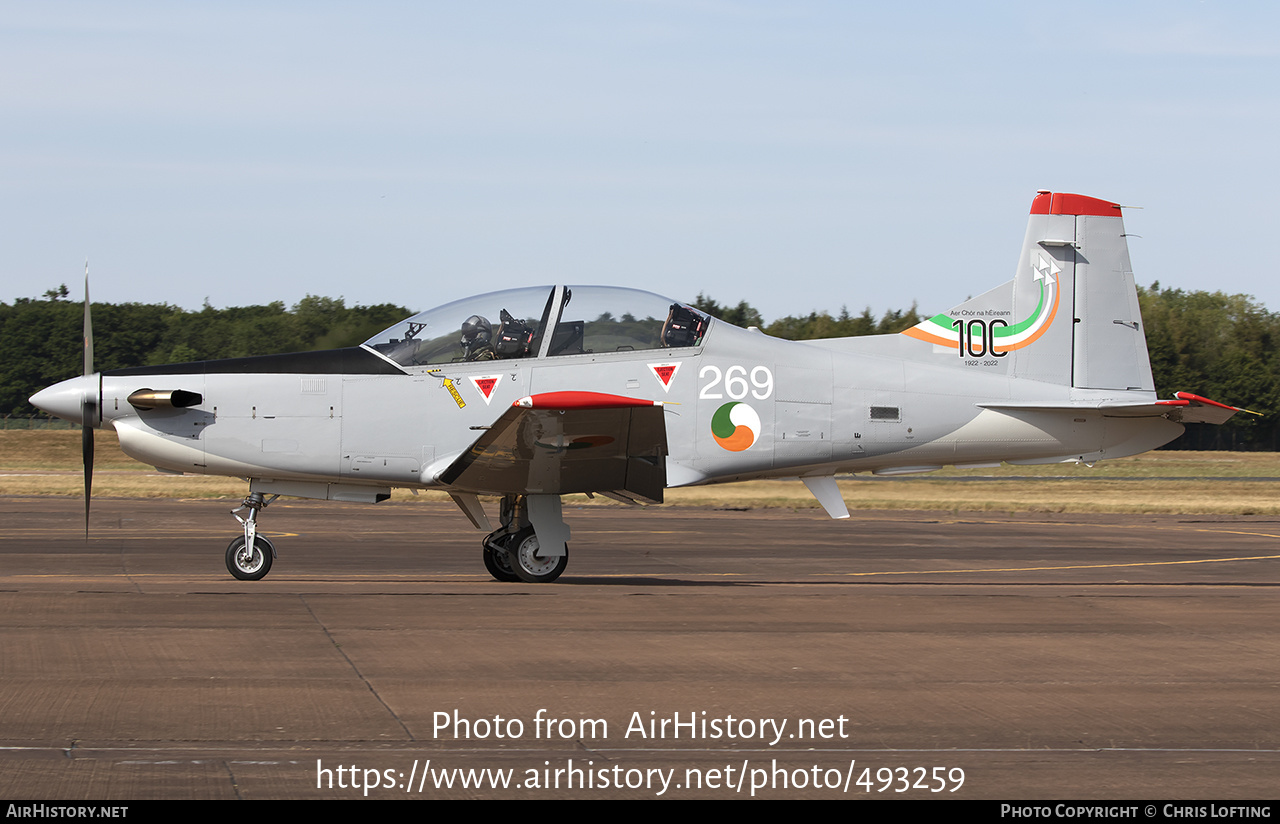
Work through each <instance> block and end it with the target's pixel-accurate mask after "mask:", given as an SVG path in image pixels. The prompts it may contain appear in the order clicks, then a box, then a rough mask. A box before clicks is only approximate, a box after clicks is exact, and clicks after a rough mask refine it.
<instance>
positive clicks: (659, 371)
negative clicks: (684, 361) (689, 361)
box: [648, 361, 680, 392]
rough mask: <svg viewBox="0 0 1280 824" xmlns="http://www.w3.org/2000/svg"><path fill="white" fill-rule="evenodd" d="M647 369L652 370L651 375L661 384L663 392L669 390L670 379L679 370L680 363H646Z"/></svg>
mask: <svg viewBox="0 0 1280 824" xmlns="http://www.w3.org/2000/svg"><path fill="white" fill-rule="evenodd" d="M648 366H649V371H651V372H653V376H654V377H655V378H657V379H658V383H660V384H662V390H663V391H664V392H667V391H670V390H671V381H672V380H673V379H674V378H675V376H676V372H678V371H679V370H680V363H679V362H678V361H677V362H676V363H651V364H648Z"/></svg>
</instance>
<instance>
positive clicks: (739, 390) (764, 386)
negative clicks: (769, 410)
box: [698, 364, 773, 401]
mask: <svg viewBox="0 0 1280 824" xmlns="http://www.w3.org/2000/svg"><path fill="white" fill-rule="evenodd" d="M707 377H710V378H711V380H710V381H709V382H707V383H706V384H704V385H703V387H702V390H701V391H700V392H699V393H698V398H699V399H700V400H704V401H718V400H722V399H723V398H724V396H725V395H728V396H729V397H730V398H732V399H733V400H735V401H740V400H742V399H743V398H745V397H746V396H747V394H748V393H750V394H751V396H752V397H754V398H756V399H757V400H764V399H765V398H768V397H769V396H770V395H772V394H773V373H772V372H770V371H769V367H767V366H757V367H754V368H753V369H752V370H751V375H750V377H751V381H750V383H748V382H747V367H745V366H730V367H729V368H728V369H726V370H724V373H723V374H722V373H721V372H720V367H718V366H712V365H710V364H707V365H706V366H704V367H702V371H700V372H698V379H699V380H703V379H705V378H707ZM722 380H723V381H724V392H723V394H722V393H721V392H720V391H719V390H718V389H717V388H716V387H717V386H719V385H720V382H721V381H722Z"/></svg>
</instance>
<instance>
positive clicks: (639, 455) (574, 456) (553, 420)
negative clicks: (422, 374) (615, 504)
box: [439, 392, 667, 503]
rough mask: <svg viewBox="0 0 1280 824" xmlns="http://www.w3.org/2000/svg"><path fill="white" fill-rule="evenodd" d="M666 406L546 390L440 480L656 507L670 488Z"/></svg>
mask: <svg viewBox="0 0 1280 824" xmlns="http://www.w3.org/2000/svg"><path fill="white" fill-rule="evenodd" d="M662 414H663V412H662V403H661V401H648V400H640V399H636V398H627V397H623V396H621V395H605V394H601V393H598V392H547V393H543V394H540V395H530V396H529V397H526V398H521V399H520V400H518V401H516V402H515V403H514V404H513V405H512V406H511V408H510V409H508V410H506V411H505V412H503V413H502V416H501V417H500V418H498V420H497V421H495V422H494V423H493V425H492V426H490V427H489V428H488V430H487V431H486V432H485V433H484V434H483V435H481V436H480V437H479V438H478V439H477V440H476V442H475V443H474V444H472V445H471V448H470V449H468V450H467V451H466V452H463V453H462V454H461V455H460V456H458V458H457V459H456V460H455V461H454V462H453V463H452V464H450V465H449V467H448V468H447V469H445V471H444V472H442V473H441V474H440V475H439V479H440V481H442V482H443V483H446V484H448V485H450V486H452V487H454V488H456V489H461V490H465V491H469V492H479V493H492V494H503V495H506V494H554V495H562V494H565V493H569V492H600V493H603V494H610V495H619V496H622V497H626V498H639V499H642V500H645V501H648V502H651V503H661V502H662V490H663V489H664V488H665V487H666V482H667V472H666V456H667V428H666V422H665V421H664V420H663V418H662Z"/></svg>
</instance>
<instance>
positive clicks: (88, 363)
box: [84, 260, 93, 375]
mask: <svg viewBox="0 0 1280 824" xmlns="http://www.w3.org/2000/svg"><path fill="white" fill-rule="evenodd" d="M84 374H86V375H92V374H93V321H92V320H91V319H90V317H89V261H87V260H86V261H85V262H84Z"/></svg>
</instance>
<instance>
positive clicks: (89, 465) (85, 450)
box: [80, 260, 98, 541]
mask: <svg viewBox="0 0 1280 824" xmlns="http://www.w3.org/2000/svg"><path fill="white" fill-rule="evenodd" d="M84 374H85V376H86V377H87V376H89V375H92V374H93V321H92V319H91V318H90V317H89V261H88V260H86V261H85V262H84ZM97 414H98V399H97V398H91V397H89V396H88V395H86V396H85V397H84V398H83V399H82V400H81V401H80V457H81V460H83V461H84V539H85V540H86V541H87V540H89V500H90V498H91V497H92V492H93V424H94V421H93V419H92V418H91V417H90V415H94V416H96V415H97Z"/></svg>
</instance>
